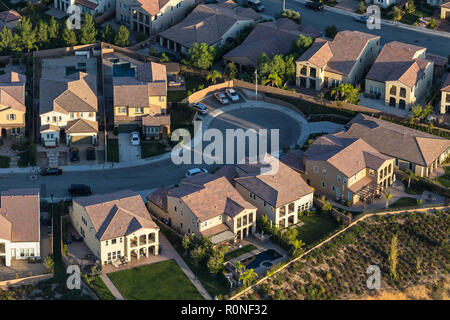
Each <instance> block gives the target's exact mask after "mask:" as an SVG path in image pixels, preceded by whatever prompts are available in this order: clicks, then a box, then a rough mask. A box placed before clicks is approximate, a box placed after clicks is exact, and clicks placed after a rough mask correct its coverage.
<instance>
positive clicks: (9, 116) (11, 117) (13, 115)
mask: <svg viewBox="0 0 450 320" xmlns="http://www.w3.org/2000/svg"><path fill="white" fill-rule="evenodd" d="M6 120H16V115H15V114H13V113H11V114H7V115H6Z"/></svg>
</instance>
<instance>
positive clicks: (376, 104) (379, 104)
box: [358, 94, 410, 117]
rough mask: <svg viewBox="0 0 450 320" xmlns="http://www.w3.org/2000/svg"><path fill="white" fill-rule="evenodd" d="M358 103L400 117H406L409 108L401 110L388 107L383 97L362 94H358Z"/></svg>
mask: <svg viewBox="0 0 450 320" xmlns="http://www.w3.org/2000/svg"><path fill="white" fill-rule="evenodd" d="M358 104H359V105H361V106H364V107H368V108H373V109H377V110H380V111H382V112H385V113H390V114H394V115H398V116H402V117H406V116H408V115H409V113H410V112H409V110H401V109H399V108H394V107H389V106H386V105H385V102H384V100H383V99H371V98H366V97H364V94H361V95H360V96H359V103H358Z"/></svg>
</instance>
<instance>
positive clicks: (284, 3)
mask: <svg viewBox="0 0 450 320" xmlns="http://www.w3.org/2000/svg"><path fill="white" fill-rule="evenodd" d="M284 10H286V0H283V11H284Z"/></svg>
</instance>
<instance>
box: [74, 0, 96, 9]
mask: <svg viewBox="0 0 450 320" xmlns="http://www.w3.org/2000/svg"><path fill="white" fill-rule="evenodd" d="M75 3H76V4H78V5H80V6H82V7H86V8H89V9H95V8H97V7H98V3H94V2H91V1H89V0H75Z"/></svg>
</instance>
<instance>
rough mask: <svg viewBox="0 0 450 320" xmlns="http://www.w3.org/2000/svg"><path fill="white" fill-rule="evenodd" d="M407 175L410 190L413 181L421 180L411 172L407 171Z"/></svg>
mask: <svg viewBox="0 0 450 320" xmlns="http://www.w3.org/2000/svg"><path fill="white" fill-rule="evenodd" d="M406 173H407V174H408V188H410V187H411V180H414V181H417V180H419V178H417V176H416V175H415V174H414V172H412V171H411V170H409V169H408V170H406Z"/></svg>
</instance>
